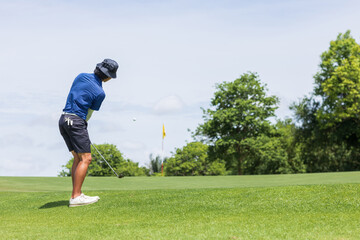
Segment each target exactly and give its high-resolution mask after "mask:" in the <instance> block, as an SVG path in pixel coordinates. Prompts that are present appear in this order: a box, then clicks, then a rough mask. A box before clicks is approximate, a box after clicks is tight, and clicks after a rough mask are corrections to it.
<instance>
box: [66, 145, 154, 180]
mask: <svg viewBox="0 0 360 240" xmlns="http://www.w3.org/2000/svg"><path fill="white" fill-rule="evenodd" d="M94 145H95V147H96V148H97V149H98V150H99V152H100V153H101V154H102V155H103V156H104V158H105V159H106V160H107V161H108V162H109V164H110V165H111V166H112V168H113V169H114V170H115V171H116V172H118V173H122V174H123V175H124V176H145V175H149V170H148V169H146V168H145V167H139V164H138V163H135V162H133V161H131V160H130V159H126V158H125V157H124V156H123V154H122V153H121V152H120V151H119V150H118V149H117V147H116V146H115V145H113V144H100V145H96V144H94ZM91 148H92V149H91V156H92V161H91V164H90V166H89V168H88V172H87V175H88V176H114V173H113V172H112V170H111V169H110V168H109V166H108V165H107V164H106V162H105V161H104V160H103V159H102V157H101V156H100V154H99V153H98V152H97V151H96V150H95V149H93V147H91ZM73 161H74V158H72V159H70V160H69V161H68V163H67V164H66V165H64V166H63V168H64V169H63V170H62V172H61V173H60V174H59V176H71V172H70V171H71V166H72V163H73Z"/></svg>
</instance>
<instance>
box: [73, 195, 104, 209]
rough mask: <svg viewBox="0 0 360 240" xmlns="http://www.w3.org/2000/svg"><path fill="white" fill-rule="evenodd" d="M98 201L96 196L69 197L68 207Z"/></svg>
mask: <svg viewBox="0 0 360 240" xmlns="http://www.w3.org/2000/svg"><path fill="white" fill-rule="evenodd" d="M97 201H99V199H98V198H96V197H85V195H80V196H78V197H76V198H70V201H69V207H79V206H84V205H89V204H92V203H96V202H97Z"/></svg>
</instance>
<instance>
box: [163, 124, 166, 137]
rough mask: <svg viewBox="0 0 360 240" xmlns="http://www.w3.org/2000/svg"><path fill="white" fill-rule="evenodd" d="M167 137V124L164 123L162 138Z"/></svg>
mask: <svg viewBox="0 0 360 240" xmlns="http://www.w3.org/2000/svg"><path fill="white" fill-rule="evenodd" d="M165 137H166V133H165V125H164V124H163V132H162V138H163V139H164V138H165Z"/></svg>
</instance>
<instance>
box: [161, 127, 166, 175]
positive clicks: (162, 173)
mask: <svg viewBox="0 0 360 240" xmlns="http://www.w3.org/2000/svg"><path fill="white" fill-rule="evenodd" d="M164 132H165V129H164V123H163V132H162V142H161V154H162V158H161V176H164V138H165V136H164Z"/></svg>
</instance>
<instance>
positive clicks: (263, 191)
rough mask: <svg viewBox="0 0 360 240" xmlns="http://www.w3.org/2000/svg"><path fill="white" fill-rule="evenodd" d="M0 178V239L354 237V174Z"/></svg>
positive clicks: (359, 210)
mask: <svg viewBox="0 0 360 240" xmlns="http://www.w3.org/2000/svg"><path fill="white" fill-rule="evenodd" d="M70 190H71V179H70V178H39V177H36V178H35V177H34V178H32V177H0V222H1V224H0V236H1V239H360V227H359V226H360V198H359V194H360V172H348V173H322V174H298V175H263V176H216V177H133V178H124V179H117V178H115V177H114V178H113V177H108V178H95V177H92V178H90V177H89V178H87V179H86V180H85V185H84V192H85V193H86V194H89V195H99V196H100V197H101V200H100V201H99V202H98V203H96V204H93V205H89V206H83V207H77V208H69V207H68V200H69V197H70V192H69V191H70Z"/></svg>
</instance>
